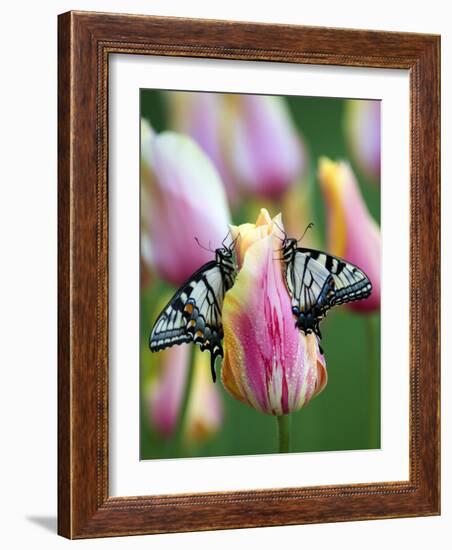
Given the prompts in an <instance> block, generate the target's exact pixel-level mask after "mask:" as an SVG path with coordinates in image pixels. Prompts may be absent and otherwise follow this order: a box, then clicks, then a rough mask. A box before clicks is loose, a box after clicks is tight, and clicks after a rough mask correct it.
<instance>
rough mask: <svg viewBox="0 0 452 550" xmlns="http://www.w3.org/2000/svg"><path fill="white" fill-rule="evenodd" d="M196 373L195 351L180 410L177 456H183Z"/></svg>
mask: <svg viewBox="0 0 452 550" xmlns="http://www.w3.org/2000/svg"><path fill="white" fill-rule="evenodd" d="M194 372H195V354H194V351H193V352H192V353H191V355H190V362H189V365H188V372H187V379H186V381H185V386H184V392H183V395H182V401H181V405H180V409H179V417H178V419H177V425H176V431H175V432H174V433H175V437H174V440H175V443H176V449H177V455H178V456H182V449H183V446H184V435H185V434H184V429H185V424H186V420H187V418H186V417H187V412H188V405H189V403H190V396H191V394H192V389H193V380H194Z"/></svg>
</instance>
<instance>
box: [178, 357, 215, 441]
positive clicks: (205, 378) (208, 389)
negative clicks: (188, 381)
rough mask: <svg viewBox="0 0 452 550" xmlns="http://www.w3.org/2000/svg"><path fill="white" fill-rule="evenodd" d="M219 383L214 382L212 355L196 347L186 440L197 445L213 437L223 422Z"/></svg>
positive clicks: (185, 433)
mask: <svg viewBox="0 0 452 550" xmlns="http://www.w3.org/2000/svg"><path fill="white" fill-rule="evenodd" d="M219 391H220V390H219V386H218V384H212V375H211V373H210V357H209V354H208V353H203V352H202V351H201V350H200V349H198V348H196V349H195V351H194V372H193V389H192V392H191V394H190V399H189V402H188V407H187V416H186V423H185V426H184V441H185V443H186V444H187V445H188V446H190V447H192V448H193V447H196V445H199V444H201V443H204V442H205V441H208V440H209V439H211V438H212V437H213V436H214V435H215V434H216V433H217V432H218V431H219V430H220V428H221V425H222V422H223V402H222V399H221V396H220V393H219Z"/></svg>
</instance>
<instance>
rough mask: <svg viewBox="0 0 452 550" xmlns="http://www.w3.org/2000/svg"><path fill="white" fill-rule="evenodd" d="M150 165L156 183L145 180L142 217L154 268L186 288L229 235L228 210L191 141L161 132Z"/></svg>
mask: <svg viewBox="0 0 452 550" xmlns="http://www.w3.org/2000/svg"><path fill="white" fill-rule="evenodd" d="M150 143H151V147H150V150H151V152H150V154H149V155H148V157H143V158H146V162H147V163H148V165H149V166H150V170H151V173H152V182H151V183H150V184H147V182H146V181H143V189H142V196H143V198H144V199H145V200H143V201H142V202H143V209H145V211H143V212H142V216H143V219H144V225H145V228H146V229H147V230H148V231H149V235H150V239H149V241H150V245H151V246H150V251H147V255H148V257H149V258H151V259H152V262H153V267H154V268H155V269H157V271H158V272H159V274H160V275H161V276H162V277H163V278H165V279H166V280H168V281H169V282H171V283H173V284H174V285H180V284H182V283H183V282H184V281H185V280H186V279H187V278H188V277H189V276H190V275H191V274H192V273H194V272H195V271H196V270H197V269H199V267H200V266H201V265H203V264H204V263H206V262H208V261H210V260H212V259H213V253H212V252H210V251H209V250H205V249H203V248H201V247H200V246H199V245H198V244H197V242H196V241H195V237H197V238H198V239H199V240H200V241H201V243H205V246H206V247H209V243H210V247H211V248H213V249H215V248H217V247H219V246H220V245H221V242H222V241H223V239H224V238H225V237H226V235H227V233H228V224H229V221H230V218H229V209H228V205H227V202H226V196H225V193H224V189H223V186H222V183H221V180H220V178H219V176H218V173H217V172H216V170H215V168H214V166H213V165H212V163H211V162H210V161H209V159H208V158H207V156H206V155H205V154H204V153H203V152H202V151H201V150H200V149H199V147H198V146H197V145H196V144H195V143H194V142H193V141H192V140H191V139H190V138H188V137H186V136H182V135H179V134H176V133H174V132H163V133H162V134H159V135H157V136H155V137H154V138H153V139H152V140H151V142H150Z"/></svg>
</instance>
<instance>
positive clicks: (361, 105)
mask: <svg viewBox="0 0 452 550" xmlns="http://www.w3.org/2000/svg"><path fill="white" fill-rule="evenodd" d="M380 117H381V103H380V101H375V100H372V101H365V100H361V99H360V100H352V101H348V102H347V104H346V109H345V118H344V124H345V133H346V136H347V139H348V143H349V145H350V150H351V153H352V155H353V159H354V160H355V162H356V164H357V165H358V167H359V169H360V170H361V171H362V172H363V174H365V175H366V176H367V177H368V178H370V179H372V180H373V181H374V182H375V183H380V157H381V122H380Z"/></svg>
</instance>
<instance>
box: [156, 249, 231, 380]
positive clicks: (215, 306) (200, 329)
mask: <svg viewBox="0 0 452 550" xmlns="http://www.w3.org/2000/svg"><path fill="white" fill-rule="evenodd" d="M236 273H237V272H236V267H235V264H234V261H233V254H232V248H228V247H222V248H217V250H216V251H215V260H212V261H210V262H207V263H206V264H204V265H203V266H202V267H200V268H199V269H198V270H197V271H196V272H195V273H194V274H193V275H192V276H191V277H190V278H189V279H188V280H187V281H186V282H185V283H184V284H183V285H182V286H181V287H180V288H179V290H178V291H177V292H176V294H175V295H174V296H173V297H172V298H171V300H170V301H169V302H168V304H167V305H166V306H165V308H164V309H163V311H162V312H161V313H160V315H159V316H158V318H157V321H156V322H155V324H154V327H153V329H152V331H151V335H150V338H149V347H150V349H151V351H160V350H162V349H165V348H168V347H171V346H173V345H178V344H183V343H190V342H192V343H194V344H198V345H199V346H200V348H201V351H205V350H208V351H210V354H211V371H212V378H213V380H214V381H215V378H216V374H215V359H216V358H217V357H218V356H220V357H223V348H222V345H221V340H222V339H223V326H222V323H221V310H222V307H223V299H224V295H225V294H226V292H227V291H228V290H229V289H230V288H231V287H232V285H233V284H234V280H235V277H236Z"/></svg>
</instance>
